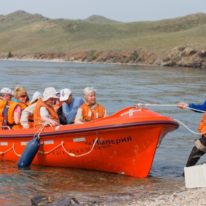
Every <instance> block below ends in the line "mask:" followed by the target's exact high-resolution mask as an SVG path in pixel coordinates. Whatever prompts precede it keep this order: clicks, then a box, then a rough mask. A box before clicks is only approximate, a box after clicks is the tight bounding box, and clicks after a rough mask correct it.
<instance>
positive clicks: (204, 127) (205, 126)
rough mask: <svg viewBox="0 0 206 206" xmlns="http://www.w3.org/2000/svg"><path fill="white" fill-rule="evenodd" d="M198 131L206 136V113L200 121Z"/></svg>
mask: <svg viewBox="0 0 206 206" xmlns="http://www.w3.org/2000/svg"><path fill="white" fill-rule="evenodd" d="M198 131H199V132H200V133H202V134H206V112H205V113H204V115H203V117H202V119H201V121H200V124H199V127H198Z"/></svg>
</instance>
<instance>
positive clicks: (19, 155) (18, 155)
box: [12, 144, 21, 157]
mask: <svg viewBox="0 0 206 206" xmlns="http://www.w3.org/2000/svg"><path fill="white" fill-rule="evenodd" d="M12 149H13V151H14V154H15V155H16V156H17V157H21V154H18V153H17V152H16V150H15V148H14V144H13V145H12Z"/></svg>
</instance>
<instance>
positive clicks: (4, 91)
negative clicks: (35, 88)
mask: <svg viewBox="0 0 206 206" xmlns="http://www.w3.org/2000/svg"><path fill="white" fill-rule="evenodd" d="M0 93H1V94H10V95H12V90H11V89H10V88H8V87H4V88H2V89H1V90H0Z"/></svg>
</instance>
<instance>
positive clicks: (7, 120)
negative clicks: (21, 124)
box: [0, 100, 18, 126]
mask: <svg viewBox="0 0 206 206" xmlns="http://www.w3.org/2000/svg"><path fill="white" fill-rule="evenodd" d="M17 105H18V103H17V102H13V101H5V100H0V125H1V126H2V125H4V126H6V125H8V126H11V125H13V124H14V110H15V108H16V106H17ZM6 106H7V107H8V111H7V114H6V116H4V115H5V114H3V112H4V109H6Z"/></svg>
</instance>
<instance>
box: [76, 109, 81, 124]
mask: <svg viewBox="0 0 206 206" xmlns="http://www.w3.org/2000/svg"><path fill="white" fill-rule="evenodd" d="M74 123H75V124H83V117H82V109H81V108H79V109H78V110H77V114H76V117H75V120H74Z"/></svg>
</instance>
